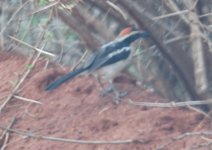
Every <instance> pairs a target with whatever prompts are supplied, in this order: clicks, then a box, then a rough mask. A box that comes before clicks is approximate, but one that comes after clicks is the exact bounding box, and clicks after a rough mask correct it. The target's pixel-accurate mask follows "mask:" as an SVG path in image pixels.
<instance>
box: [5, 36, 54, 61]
mask: <svg viewBox="0 0 212 150" xmlns="http://www.w3.org/2000/svg"><path fill="white" fill-rule="evenodd" d="M8 37H9V38H11V39H12V40H14V41H16V42H19V43H21V44H23V45H25V46H27V47H29V48H32V49H34V50H36V51H38V52H40V53H42V54H45V55H48V56H52V57H55V54H52V53H50V52H47V51H44V50H42V49H39V48H37V47H34V46H32V45H30V44H28V43H26V42H24V41H21V40H19V39H17V38H15V37H13V36H10V35H8Z"/></svg>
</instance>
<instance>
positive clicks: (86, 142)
mask: <svg viewBox="0 0 212 150" xmlns="http://www.w3.org/2000/svg"><path fill="white" fill-rule="evenodd" d="M0 128H1V129H3V130H6V131H8V132H12V133H15V134H19V135H24V136H27V137H29V138H33V139H39V140H48V141H56V142H67V143H77V144H132V143H136V144H144V143H145V142H144V141H142V140H134V139H127V140H114V141H99V140H98V141H97V140H95V141H92V140H76V139H68V138H58V137H50V136H43V135H38V134H32V133H31V132H26V131H21V130H15V129H11V128H7V127H2V126H0Z"/></svg>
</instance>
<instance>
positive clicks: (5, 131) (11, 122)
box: [0, 117, 16, 140]
mask: <svg viewBox="0 0 212 150" xmlns="http://www.w3.org/2000/svg"><path fill="white" fill-rule="evenodd" d="M15 121H16V118H15V117H13V118H12V119H11V121H10V124H9V125H8V126H7V129H10V128H11V127H12V125H13V124H14V123H15ZM6 133H7V130H4V132H3V133H2V135H1V137H0V139H1V140H2V139H3V138H4V136H5V134H6Z"/></svg>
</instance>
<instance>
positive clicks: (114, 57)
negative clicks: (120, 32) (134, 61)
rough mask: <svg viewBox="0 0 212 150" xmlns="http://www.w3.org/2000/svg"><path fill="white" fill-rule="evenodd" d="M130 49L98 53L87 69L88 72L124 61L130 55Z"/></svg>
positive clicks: (124, 48)
mask: <svg viewBox="0 0 212 150" xmlns="http://www.w3.org/2000/svg"><path fill="white" fill-rule="evenodd" d="M130 51H131V50H130V47H123V48H120V49H116V50H114V49H112V50H110V51H109V50H104V51H100V52H99V53H98V54H97V55H96V58H95V60H94V62H93V64H92V65H91V66H90V68H89V72H93V71H95V70H97V69H99V68H101V67H104V66H108V65H111V64H115V63H116V62H119V61H121V60H126V59H127V58H128V57H129V55H130Z"/></svg>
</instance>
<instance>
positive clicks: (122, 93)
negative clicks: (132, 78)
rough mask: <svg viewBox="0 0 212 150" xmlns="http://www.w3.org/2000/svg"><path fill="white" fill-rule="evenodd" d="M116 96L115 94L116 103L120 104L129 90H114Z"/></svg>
mask: <svg viewBox="0 0 212 150" xmlns="http://www.w3.org/2000/svg"><path fill="white" fill-rule="evenodd" d="M114 93H115V96H113V101H114V102H115V104H119V103H120V102H121V101H122V100H123V97H125V96H126V95H127V94H128V92H127V91H117V90H116V91H114Z"/></svg>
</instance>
